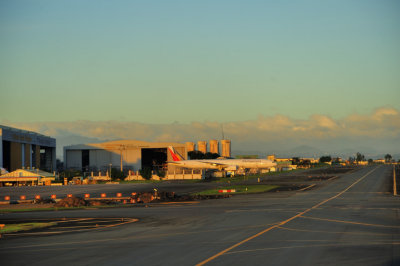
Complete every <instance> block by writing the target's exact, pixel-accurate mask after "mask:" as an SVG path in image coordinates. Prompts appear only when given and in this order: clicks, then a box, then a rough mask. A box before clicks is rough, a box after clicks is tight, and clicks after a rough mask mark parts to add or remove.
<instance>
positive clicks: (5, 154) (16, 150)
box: [0, 125, 56, 172]
mask: <svg viewBox="0 0 400 266" xmlns="http://www.w3.org/2000/svg"><path fill="white" fill-rule="evenodd" d="M0 167H2V168H5V169H6V170H7V171H9V172H11V171H14V170H17V169H20V168H31V169H34V168H36V169H41V170H44V171H47V172H53V171H55V170H56V139H54V138H51V137H48V136H45V135H41V134H39V133H35V132H32V131H27V130H21V129H16V128H12V127H7V126H2V125H0Z"/></svg>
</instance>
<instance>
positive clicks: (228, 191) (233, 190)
mask: <svg viewBox="0 0 400 266" xmlns="http://www.w3.org/2000/svg"><path fill="white" fill-rule="evenodd" d="M218 192H219V193H233V192H236V190H235V189H220V190H218Z"/></svg>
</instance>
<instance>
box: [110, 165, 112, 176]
mask: <svg viewBox="0 0 400 266" xmlns="http://www.w3.org/2000/svg"><path fill="white" fill-rule="evenodd" d="M111 166H112V163H110V180H111Z"/></svg>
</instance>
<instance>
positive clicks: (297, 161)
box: [292, 157, 300, 165]
mask: <svg viewBox="0 0 400 266" xmlns="http://www.w3.org/2000/svg"><path fill="white" fill-rule="evenodd" d="M299 163H300V158H299V157H293V158H292V164H293V165H298V164H299Z"/></svg>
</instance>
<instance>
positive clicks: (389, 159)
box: [385, 154, 392, 163]
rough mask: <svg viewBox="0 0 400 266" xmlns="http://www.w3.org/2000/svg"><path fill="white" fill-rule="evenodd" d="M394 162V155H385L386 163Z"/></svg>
mask: <svg viewBox="0 0 400 266" xmlns="http://www.w3.org/2000/svg"><path fill="white" fill-rule="evenodd" d="M391 160H392V155H390V154H386V155H385V162H387V163H388V162H390V161H391Z"/></svg>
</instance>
